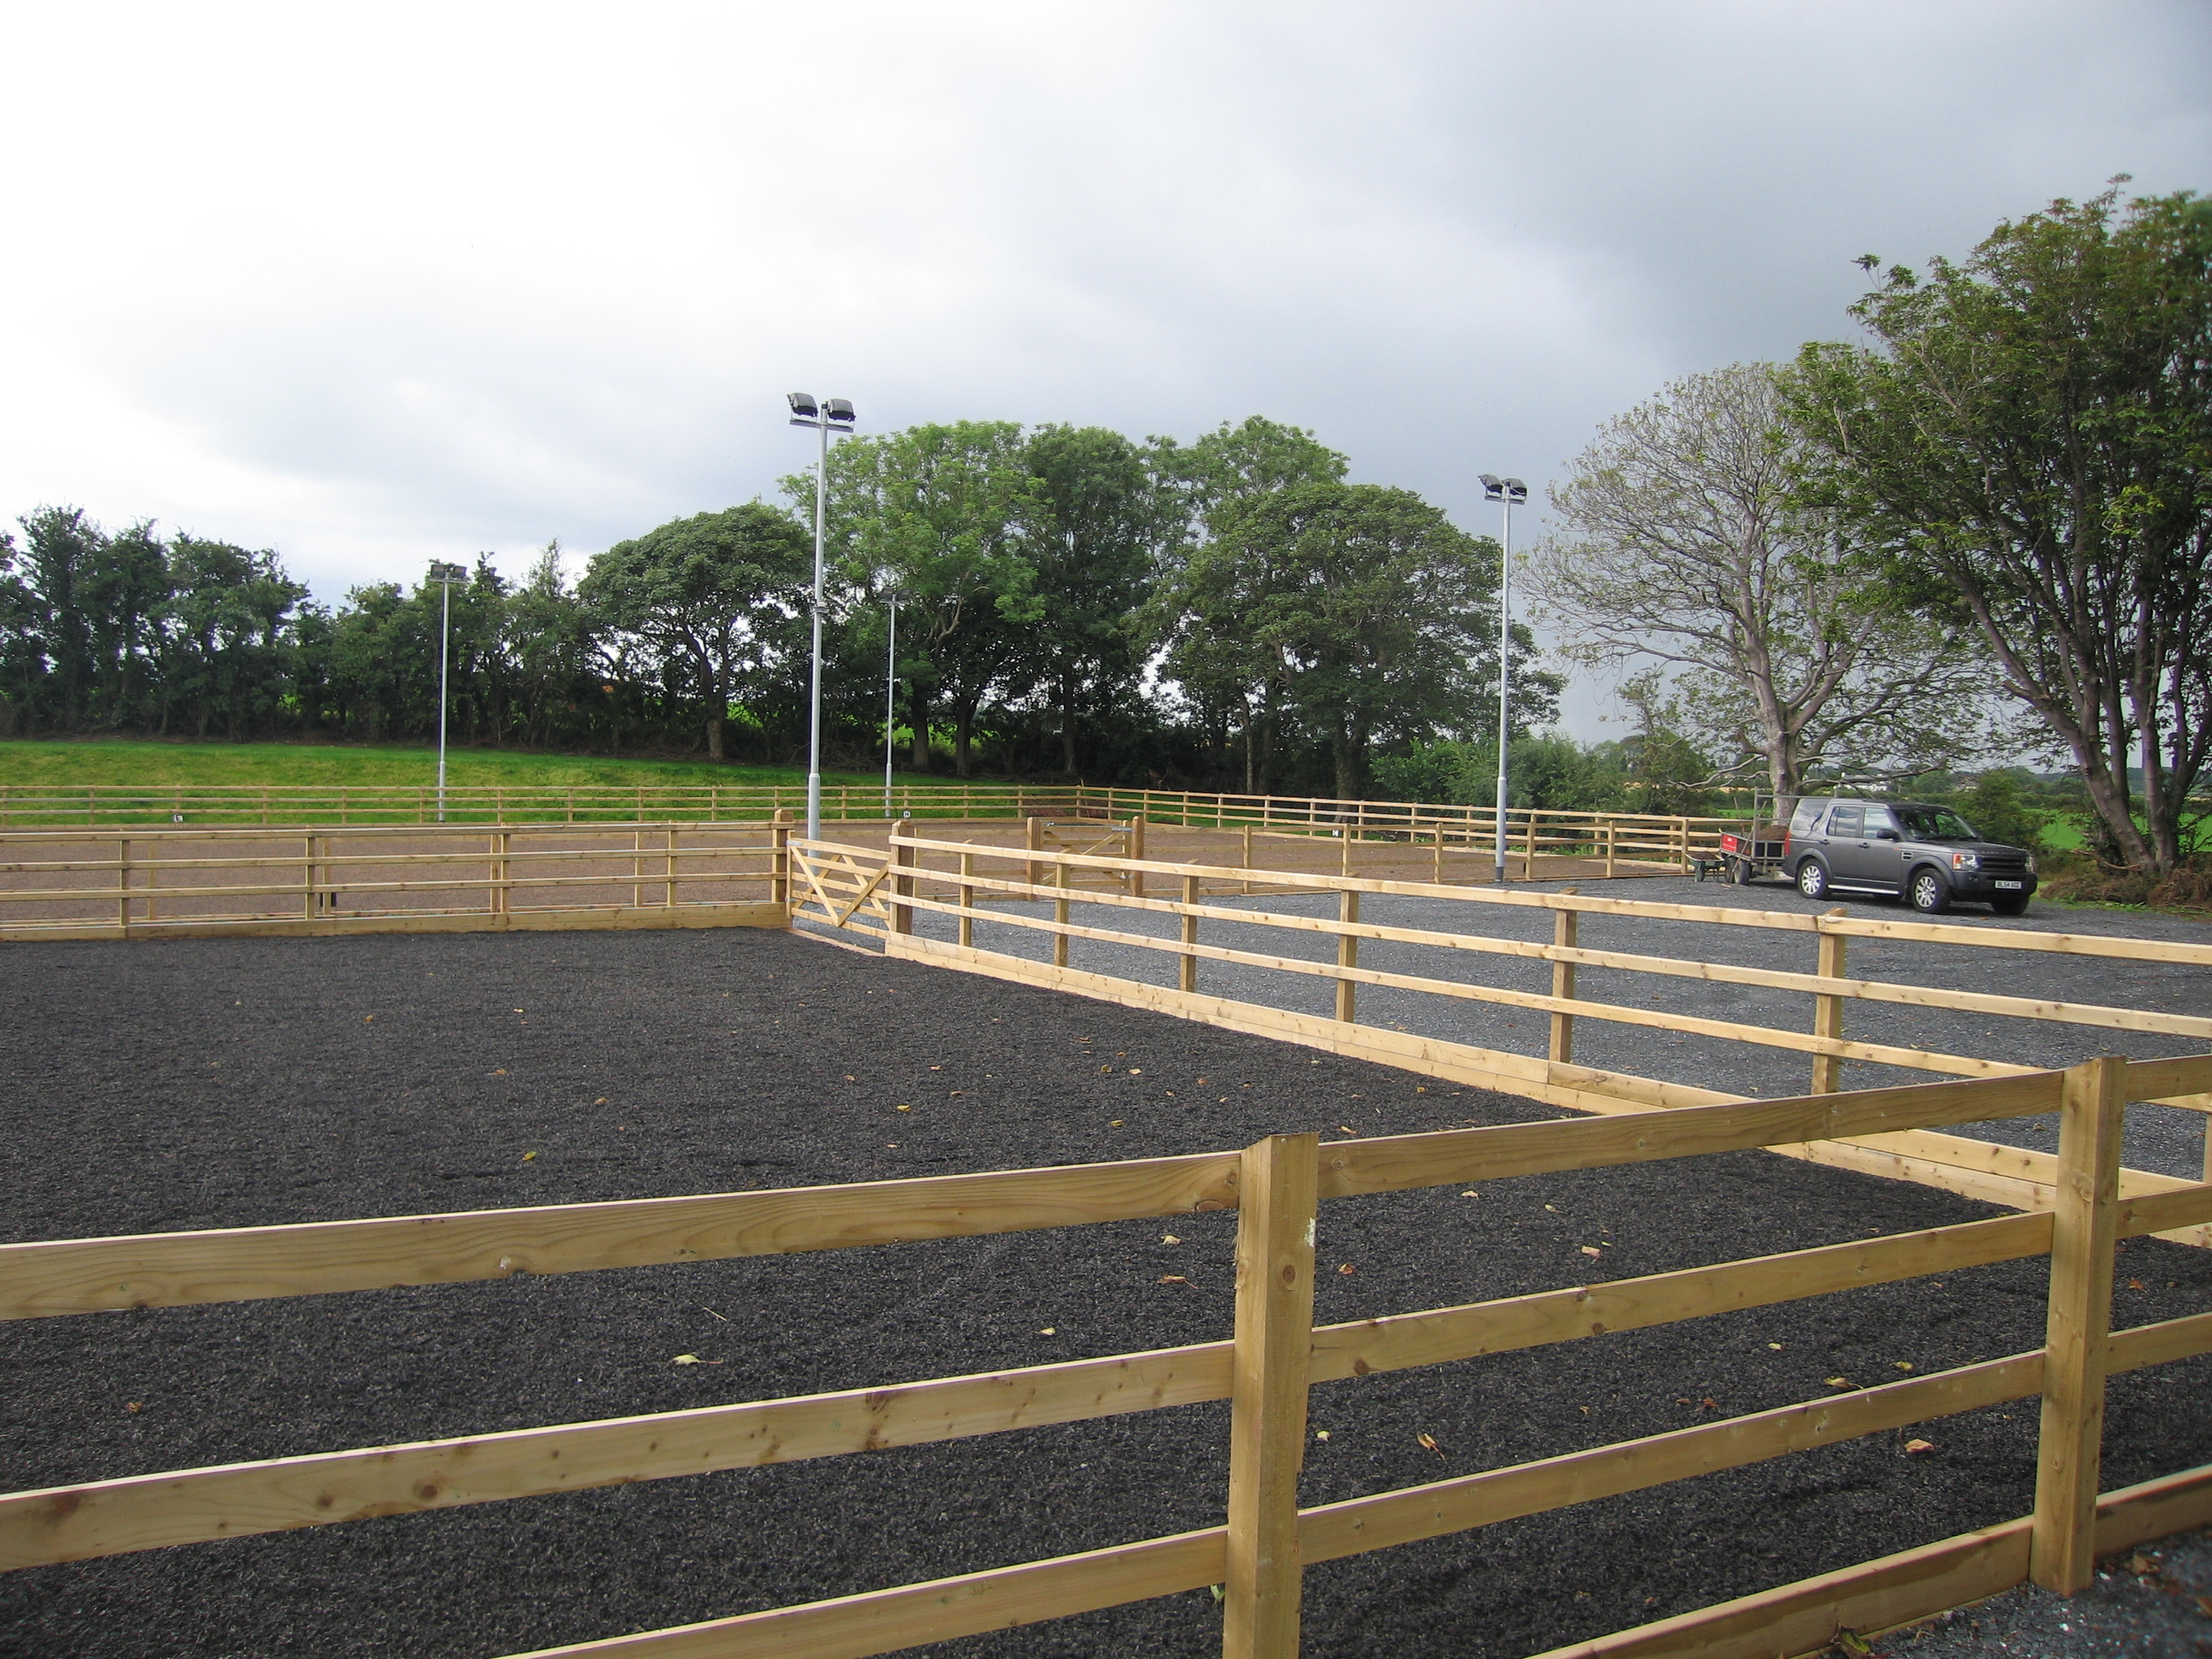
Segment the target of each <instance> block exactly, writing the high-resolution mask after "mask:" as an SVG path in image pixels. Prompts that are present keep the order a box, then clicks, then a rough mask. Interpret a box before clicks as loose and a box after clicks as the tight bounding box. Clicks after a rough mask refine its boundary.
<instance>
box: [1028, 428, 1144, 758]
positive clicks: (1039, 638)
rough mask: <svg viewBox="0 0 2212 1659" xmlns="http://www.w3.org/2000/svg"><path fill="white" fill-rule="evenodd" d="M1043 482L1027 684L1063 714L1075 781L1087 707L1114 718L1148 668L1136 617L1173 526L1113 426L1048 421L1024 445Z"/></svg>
mask: <svg viewBox="0 0 2212 1659" xmlns="http://www.w3.org/2000/svg"><path fill="white" fill-rule="evenodd" d="M1022 459H1023V463H1024V465H1025V466H1026V467H1027V468H1028V471H1029V472H1030V475H1031V478H1032V480H1033V488H1032V489H1031V491H1030V495H1029V503H1030V504H1029V509H1028V512H1027V516H1026V518H1025V523H1024V526H1023V543H1024V549H1025V552H1026V554H1027V557H1028V560H1029V564H1030V566H1031V569H1032V571H1033V578H1032V580H1033V594H1034V596H1035V600H1036V611H1037V618H1036V620H1035V622H1034V623H1033V624H1032V625H1030V626H1028V627H1027V628H1025V629H1023V630H1022V631H1021V635H1020V641H1021V644H1020V653H1019V654H1020V656H1021V657H1022V658H1023V659H1024V665H1025V672H1023V675H1022V677H1023V678H1027V679H1033V680H1034V681H1035V682H1036V683H1037V684H1038V685H1039V686H1040V687H1041V688H1042V690H1043V692H1044V694H1045V695H1046V697H1047V698H1048V700H1049V702H1050V704H1051V707H1052V709H1053V710H1054V712H1055V713H1056V715H1057V716H1058V719H1059V727H1060V732H1059V736H1060V770H1061V771H1062V772H1064V773H1066V774H1067V775H1068V776H1070V777H1073V776H1075V775H1076V727H1077V724H1078V718H1079V709H1080V708H1081V707H1082V706H1083V705H1084V704H1085V703H1089V704H1090V705H1092V706H1093V707H1094V708H1096V709H1098V710H1101V711H1103V710H1104V708H1105V707H1106V705H1108V704H1109V703H1111V701H1112V700H1113V698H1114V697H1115V695H1117V694H1118V693H1125V692H1126V691H1128V689H1129V688H1130V687H1133V684H1134V682H1135V680H1136V678H1137V674H1138V672H1139V670H1140V668H1141V665H1142V664H1141V655H1140V650H1139V641H1138V636H1137V627H1136V615H1137V612H1138V610H1139V608H1140V607H1141V605H1142V604H1143V603H1144V601H1145V598H1146V596H1147V595H1148V593H1149V591H1150V588H1151V582H1152V577H1153V572H1154V563H1155V556H1156V549H1157V548H1158V545H1159V543H1160V541H1161V539H1162V536H1163V533H1164V530H1165V528H1166V514H1165V513H1164V511H1163V503H1162V493H1161V491H1160V489H1159V488H1157V484H1156V479H1155V476H1154V474H1153V472H1152V470H1151V468H1150V467H1149V466H1148V465H1147V464H1146V457H1145V455H1144V452H1143V451H1142V450H1141V449H1139V448H1138V447H1137V446H1136V445H1135V444H1133V443H1132V442H1129V440H1128V439H1126V438H1125V437H1123V436H1122V435H1121V434H1119V433H1118V432H1109V431H1107V430H1106V429H1105V428H1103V427H1102V426H1080V427H1078V426H1040V427H1038V428H1037V429H1036V430H1035V431H1033V432H1032V433H1031V434H1030V435H1029V438H1028V440H1027V442H1025V444H1024V446H1023V450H1022Z"/></svg>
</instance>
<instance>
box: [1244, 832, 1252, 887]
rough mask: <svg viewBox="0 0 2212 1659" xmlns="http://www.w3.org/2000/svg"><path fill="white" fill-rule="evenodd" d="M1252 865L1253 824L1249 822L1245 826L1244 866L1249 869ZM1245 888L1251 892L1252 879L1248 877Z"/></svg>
mask: <svg viewBox="0 0 2212 1659" xmlns="http://www.w3.org/2000/svg"><path fill="white" fill-rule="evenodd" d="M1251 867H1252V826H1250V825H1249V824H1247V825H1246V826H1244V868H1245V869H1247V870H1249V869H1250V868H1251ZM1244 890H1245V891H1246V892H1247V893H1249V892H1250V891H1251V890H1252V883H1251V881H1250V880H1249V879H1247V880H1246V881H1245V884H1244Z"/></svg>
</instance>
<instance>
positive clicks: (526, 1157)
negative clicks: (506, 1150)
mask: <svg viewBox="0 0 2212 1659" xmlns="http://www.w3.org/2000/svg"><path fill="white" fill-rule="evenodd" d="M536 1156H538V1155H537V1154H536V1153H534V1152H526V1153H524V1154H523V1155H522V1161H523V1162H524V1163H525V1164H527V1163H529V1162H530V1160H531V1159H533V1158H534V1157H536Z"/></svg>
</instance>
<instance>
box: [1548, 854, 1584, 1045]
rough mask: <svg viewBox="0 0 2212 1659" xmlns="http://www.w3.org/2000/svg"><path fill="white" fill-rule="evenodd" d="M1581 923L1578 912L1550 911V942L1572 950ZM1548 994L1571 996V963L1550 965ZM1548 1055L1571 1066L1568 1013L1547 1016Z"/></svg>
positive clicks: (1571, 1032)
mask: <svg viewBox="0 0 2212 1659" xmlns="http://www.w3.org/2000/svg"><path fill="white" fill-rule="evenodd" d="M1559 891H1560V892H1561V893H1562V894H1563V895H1564V894H1570V893H1573V892H1575V891H1577V889H1575V888H1573V887H1562V888H1560V889H1559ZM1581 920H1582V912H1581V911H1580V910H1554V911H1553V912H1552V922H1551V941H1552V943H1553V944H1555V945H1557V946H1559V947H1561V948H1562V949H1566V950H1572V949H1574V948H1575V934H1576V931H1577V926H1578V924H1579V923H1580V921H1581ZM1551 994H1552V995H1554V996H1563V997H1568V998H1571V997H1572V996H1573V995H1574V994H1575V964H1573V963H1571V962H1555V963H1553V964H1551ZM1548 1053H1549V1054H1550V1056H1551V1057H1552V1058H1553V1059H1554V1060H1556V1061H1557V1062H1559V1064H1562V1065H1570V1064H1573V1062H1574V1057H1575V1017H1574V1016H1573V1015H1572V1014H1558V1013H1555V1014H1554V1015H1553V1016H1552V1017H1551V1048H1550V1049H1549V1050H1548Z"/></svg>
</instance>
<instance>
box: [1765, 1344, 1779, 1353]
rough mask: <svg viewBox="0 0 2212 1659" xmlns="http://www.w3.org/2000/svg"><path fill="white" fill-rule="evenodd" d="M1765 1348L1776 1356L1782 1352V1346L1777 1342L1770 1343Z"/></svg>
mask: <svg viewBox="0 0 2212 1659" xmlns="http://www.w3.org/2000/svg"><path fill="white" fill-rule="evenodd" d="M1767 1346H1768V1347H1769V1348H1772V1349H1773V1350H1774V1351H1775V1352H1776V1353H1777V1354H1779V1353H1780V1352H1781V1351H1782V1345H1781V1344H1780V1343H1779V1342H1770V1343H1768V1344H1767Z"/></svg>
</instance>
